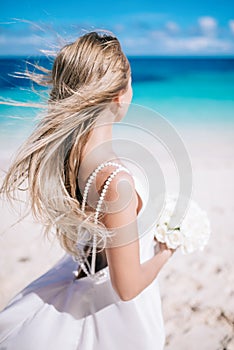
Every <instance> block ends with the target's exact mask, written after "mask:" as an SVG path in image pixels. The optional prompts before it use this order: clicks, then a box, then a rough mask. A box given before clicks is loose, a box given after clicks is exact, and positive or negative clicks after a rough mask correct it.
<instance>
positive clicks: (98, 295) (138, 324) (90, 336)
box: [0, 174, 165, 350]
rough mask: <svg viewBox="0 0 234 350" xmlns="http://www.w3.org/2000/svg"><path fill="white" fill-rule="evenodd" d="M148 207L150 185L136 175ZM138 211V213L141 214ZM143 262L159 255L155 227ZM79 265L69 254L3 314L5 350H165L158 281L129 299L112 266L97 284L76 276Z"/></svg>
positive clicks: (144, 240) (1, 345)
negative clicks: (114, 282)
mask: <svg viewBox="0 0 234 350" xmlns="http://www.w3.org/2000/svg"><path fill="white" fill-rule="evenodd" d="M133 177H134V182H135V187H136V190H137V192H138V194H139V195H140V196H141V199H142V201H143V207H142V209H141V211H140V212H142V210H144V208H145V205H146V189H145V188H144V186H142V183H141V181H140V179H139V178H138V177H136V176H134V174H133ZM138 215H139V214H138ZM139 244H140V260H141V262H144V261H146V260H148V259H150V258H151V257H152V256H153V255H154V254H155V241H154V230H150V231H148V232H147V233H146V234H144V235H143V236H142V237H140V239H139ZM77 267H78V263H77V262H76V261H74V260H73V258H72V257H71V256H70V255H69V254H67V253H66V254H65V255H64V256H63V257H62V258H61V259H60V260H59V261H58V262H57V263H56V264H55V265H54V266H53V267H52V268H51V269H50V270H49V271H48V272H47V273H45V274H44V275H42V276H41V277H39V278H38V279H37V280H35V281H33V282H32V283H30V284H29V285H28V286H27V287H26V288H24V289H23V290H22V291H21V292H19V293H18V294H17V295H16V296H15V297H14V298H13V299H12V300H11V301H10V302H9V304H8V305H7V306H6V308H5V309H4V310H2V312H0V349H1V350H125V349H129V350H162V349H163V348H164V343H165V329H164V322H163V317H162V308H161V298H160V291H159V286H158V279H157V278H156V279H154V281H153V282H152V283H151V284H150V285H148V286H147V287H146V288H145V289H144V290H143V291H142V292H141V293H140V294H138V295H137V296H136V297H135V298H133V299H131V300H129V301H123V300H121V299H120V298H119V296H118V295H117V293H116V292H115V290H114V289H113V287H112V284H111V281H110V276H109V268H108V266H106V267H105V268H104V269H102V270H101V271H99V272H101V273H103V276H102V277H100V280H99V281H98V282H94V281H93V280H92V279H90V278H89V277H88V276H86V277H83V278H80V279H75V277H74V273H73V271H74V270H77Z"/></svg>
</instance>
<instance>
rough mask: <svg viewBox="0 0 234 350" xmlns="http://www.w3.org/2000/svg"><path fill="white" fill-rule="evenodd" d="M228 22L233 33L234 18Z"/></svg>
mask: <svg viewBox="0 0 234 350" xmlns="http://www.w3.org/2000/svg"><path fill="white" fill-rule="evenodd" d="M228 24H229V28H230V31H231V33H232V34H234V19H230V21H229V22H228Z"/></svg>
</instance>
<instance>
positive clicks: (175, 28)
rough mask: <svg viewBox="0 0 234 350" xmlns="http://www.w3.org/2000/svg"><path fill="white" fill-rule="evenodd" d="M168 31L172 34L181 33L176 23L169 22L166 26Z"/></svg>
mask: <svg viewBox="0 0 234 350" xmlns="http://www.w3.org/2000/svg"><path fill="white" fill-rule="evenodd" d="M165 27H166V29H167V30H168V31H169V32H171V33H178V32H179V31H180V27H179V26H178V24H177V23H176V22H173V21H168V22H166V25H165Z"/></svg>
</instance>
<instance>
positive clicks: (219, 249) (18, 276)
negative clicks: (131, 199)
mask: <svg viewBox="0 0 234 350" xmlns="http://www.w3.org/2000/svg"><path fill="white" fill-rule="evenodd" d="M179 131H180V134H181V136H182V138H183V140H184V143H185V145H186V148H187V150H188V152H189V155H190V158H191V161H192V167H193V176H194V192H193V199H194V200H195V201H197V202H198V203H199V205H200V207H202V208H203V209H204V210H206V211H207V213H208V216H209V219H210V222H211V228H212V236H211V239H210V243H209V245H208V246H207V247H206V249H205V250H204V252H199V253H194V254H191V255H187V256H183V255H182V254H181V253H180V251H178V252H176V253H175V254H174V256H173V257H172V258H171V260H170V261H169V262H168V263H167V264H166V265H165V267H164V268H163V270H162V271H161V272H160V275H159V281H160V287H161V294H162V302H163V314H164V319H165V328H166V334H167V339H166V347H165V350H188V349H189V350H197V349H201V350H221V349H225V350H232V349H234V264H233V259H234V258H233V244H234V228H233V227H234V200H233V198H234V182H233V179H234V137H233V136H234V129H233V128H228V127H226V128H225V127H218V126H212V127H210V128H207V126H203V127H192V126H191V128H184V129H183V130H182V129H181V130H179ZM11 152H12V151H6V149H3V150H2V151H1V153H0V168H1V169H4V168H5V169H6V168H7V166H8V163H9V158H10V155H11V154H12V153H11ZM2 174H3V173H2V171H1V176H2ZM168 176H171V175H170V174H168ZM14 220H17V216H16V215H15V214H13V213H12V212H11V211H10V210H9V209H7V207H6V205H5V204H4V203H3V202H1V229H3V230H4V229H5V228H7V227H8V226H9V225H10V224H11V223H12V222H14ZM0 242H1V244H0V266H1V268H0V285H1V288H0V308H1V309H2V308H3V307H4V306H5V305H6V304H7V302H8V301H9V300H10V299H11V297H13V296H14V295H15V294H16V293H17V292H18V291H20V290H21V289H22V288H23V287H25V286H26V285H27V284H28V283H29V282H31V281H32V280H34V279H35V278H37V277H39V276H40V275H41V274H43V273H44V272H46V271H47V270H48V269H49V268H50V267H51V266H52V265H53V264H54V263H55V262H56V261H57V260H58V259H59V258H60V257H61V256H62V255H63V254H64V252H63V251H62V249H61V248H60V247H59V245H58V243H57V242H56V241H54V242H50V241H47V240H45V239H43V236H42V233H41V227H40V225H37V224H35V223H33V220H32V219H31V218H26V219H25V220H24V221H22V222H21V223H19V224H17V225H16V226H15V227H13V228H12V229H9V230H8V231H7V232H6V233H4V234H2V235H1V240H0Z"/></svg>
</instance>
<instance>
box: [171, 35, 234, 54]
mask: <svg viewBox="0 0 234 350" xmlns="http://www.w3.org/2000/svg"><path fill="white" fill-rule="evenodd" d="M165 46H166V47H167V48H168V49H170V50H172V51H177V52H178V51H179V52H182V53H183V52H187V53H200V52H205V53H212V52H213V53H215V52H224V53H225V52H228V51H229V50H231V49H232V50H233V45H232V43H231V42H230V41H228V40H226V41H225V40H221V39H217V38H209V37H205V36H197V37H190V38H176V39H174V38H168V39H167V40H166V41H165Z"/></svg>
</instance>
